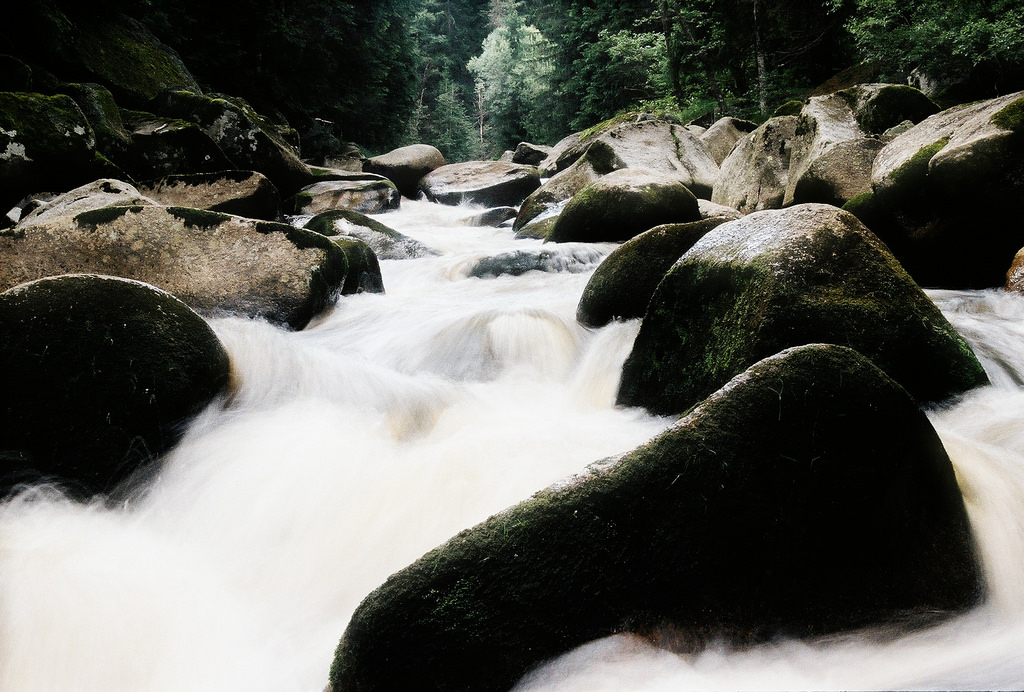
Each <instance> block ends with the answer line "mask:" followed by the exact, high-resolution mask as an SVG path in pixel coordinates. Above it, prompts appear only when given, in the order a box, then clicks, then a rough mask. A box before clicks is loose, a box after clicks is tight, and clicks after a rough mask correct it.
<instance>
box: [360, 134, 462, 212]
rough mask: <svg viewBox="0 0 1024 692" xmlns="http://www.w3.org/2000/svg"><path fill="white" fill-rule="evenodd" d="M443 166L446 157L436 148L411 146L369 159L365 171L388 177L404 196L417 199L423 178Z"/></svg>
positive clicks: (426, 145) (418, 145) (419, 145)
mask: <svg viewBox="0 0 1024 692" xmlns="http://www.w3.org/2000/svg"><path fill="white" fill-rule="evenodd" d="M443 165H445V160H444V155H442V154H441V152H440V151H438V150H437V148H436V147H433V146H431V145H429V144H410V145H409V146H406V147H399V148H398V149H394V150H392V151H389V152H388V153H386V154H382V155H380V156H374V157H373V158H369V159H367V160H366V161H364V162H363V170H364V171H366V172H367V173H375V174H377V175H382V176H384V177H386V178H387V179H388V180H390V181H391V182H393V183H394V184H395V187H397V188H398V191H399V192H401V193H402V195H404V196H405V197H408V198H410V199H416V197H417V196H419V184H420V180H422V179H423V176H425V175H426V174H427V173H430V172H431V171H433V170H435V169H437V168H440V167H441V166H443Z"/></svg>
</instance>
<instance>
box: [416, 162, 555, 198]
mask: <svg viewBox="0 0 1024 692" xmlns="http://www.w3.org/2000/svg"><path fill="white" fill-rule="evenodd" d="M538 187H540V172H539V171H538V170H537V168H536V167H535V166H524V165H521V164H518V163H504V162H501V161H467V162H465V163H450V164H448V165H447V166H441V167H440V168H436V169H434V170H433V171H431V172H430V173H428V174H427V175H425V176H424V177H423V178H422V179H421V180H420V184H419V188H420V190H421V191H422V192H423V194H424V195H426V197H427V199H429V200H430V201H431V202H438V203H440V204H462V203H464V202H466V203H469V204H481V205H483V206H485V207H504V206H508V207H515V206H519V205H520V204H521V203H522V202H523V200H524V199H526V197H527V195H529V194H530V193H531V192H533V191H534V190H536V189H537V188H538Z"/></svg>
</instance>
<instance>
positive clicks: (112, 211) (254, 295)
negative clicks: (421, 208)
mask: <svg viewBox="0 0 1024 692" xmlns="http://www.w3.org/2000/svg"><path fill="white" fill-rule="evenodd" d="M346 271H347V268H346V262H345V254H344V253H343V252H342V251H341V249H340V248H339V247H337V246H336V245H335V244H334V243H332V242H330V241H329V240H328V239H327V238H324V237H323V236H321V235H318V234H316V233H310V232H309V231H304V230H300V229H297V228H293V227H292V226H289V225H287V224H281V223H272V222H268V221H256V220H253V219H244V218H242V217H238V216H230V215H228V214H221V213H218V212H211V211H203V210H198V209H187V208H184V207H155V206H149V207H146V206H122V207H105V208H102V209H95V210H92V211H86V212H82V213H79V214H77V215H75V216H73V217H69V216H62V217H60V218H58V219H54V220H53V221H49V222H47V223H44V224H43V223H41V224H36V225H33V226H31V227H26V228H21V227H16V228H15V229H14V230H13V231H11V232H8V233H5V234H2V235H0V290H2V289H6V288H9V287H12V286H15V285H17V284H20V283H23V282H26V281H31V280H34V279H38V278H41V277H45V276H54V275H58V274H70V273H76V274H77V273H97V274H109V275H115V276H123V277H126V278H130V279H137V280H139V281H144V282H145V283H148V284H152V285H154V286H157V287H159V288H162V289H164V290H166V291H168V292H170V293H172V294H173V295H175V296H177V297H178V298H180V299H181V300H182V301H184V302H185V303H186V304H188V305H189V306H190V307H192V308H193V309H195V310H198V311H199V312H201V313H203V314H206V315H218V314H240V315H246V316H250V317H259V318H263V319H266V320H269V321H271V322H275V323H278V324H283V325H288V326H290V327H292V328H294V329H301V328H302V327H303V326H305V324H306V323H307V322H309V320H310V318H312V317H313V316H314V315H316V314H318V313H320V312H322V311H323V310H325V309H327V308H328V307H329V306H331V305H333V303H334V301H335V299H336V298H337V296H338V295H339V292H340V291H341V286H342V284H343V283H344V281H345V274H346Z"/></svg>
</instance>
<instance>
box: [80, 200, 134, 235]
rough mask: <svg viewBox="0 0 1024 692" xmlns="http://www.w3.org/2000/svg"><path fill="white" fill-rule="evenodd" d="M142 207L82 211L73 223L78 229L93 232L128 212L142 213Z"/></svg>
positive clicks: (131, 206)
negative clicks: (86, 229)
mask: <svg viewBox="0 0 1024 692" xmlns="http://www.w3.org/2000/svg"><path fill="white" fill-rule="evenodd" d="M143 208H144V207H142V206H139V205H129V206H123V207H103V208H102V209H90V210H89V211H83V212H82V213H81V214H78V215H77V216H75V223H77V224H78V227H79V228H88V229H89V230H90V231H95V230H96V228H97V227H99V226H100V225H101V224H107V223H111V222H113V221H116V220H117V219H119V218H121V217H122V216H124V215H125V214H127V213H128V212H131V213H133V214H137V213H138V212H140V211H142V210H143Z"/></svg>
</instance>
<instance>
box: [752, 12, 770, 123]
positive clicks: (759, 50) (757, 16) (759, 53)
mask: <svg viewBox="0 0 1024 692" xmlns="http://www.w3.org/2000/svg"><path fill="white" fill-rule="evenodd" d="M754 54H755V56H756V59H757V108H758V111H759V112H760V113H761V115H762V116H764V115H766V114H767V113H768V71H767V69H766V68H765V56H764V44H763V43H762V42H761V0H754Z"/></svg>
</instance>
